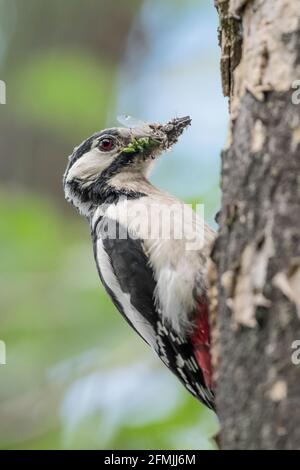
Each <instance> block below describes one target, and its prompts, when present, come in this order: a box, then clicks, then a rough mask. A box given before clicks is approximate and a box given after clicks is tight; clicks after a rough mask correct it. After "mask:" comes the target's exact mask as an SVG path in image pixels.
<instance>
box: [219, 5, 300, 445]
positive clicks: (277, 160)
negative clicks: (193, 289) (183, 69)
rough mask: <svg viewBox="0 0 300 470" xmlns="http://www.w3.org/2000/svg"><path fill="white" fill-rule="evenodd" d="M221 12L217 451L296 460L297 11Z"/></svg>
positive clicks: (250, 8) (299, 338)
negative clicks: (223, 108) (223, 109)
mask: <svg viewBox="0 0 300 470" xmlns="http://www.w3.org/2000/svg"><path fill="white" fill-rule="evenodd" d="M216 6H217V10H218V13H219V17H220V32H219V34H220V46H221V75H222V84H223V91H224V94H225V95H226V96H229V100H230V125H229V137H228V142H227V144H226V148H225V149H224V150H223V152H222V208H221V213H220V218H219V224H220V228H219V234H218V238H217V241H216V243H215V246H214V249H213V253H212V260H213V261H212V263H211V270H210V274H211V279H212V281H214V280H215V284H214V283H213V282H212V283H211V285H212V287H211V289H210V295H211V300H212V304H213V305H215V304H216V303H215V300H216V297H217V298H218V304H217V305H216V306H215V309H214V311H213V314H215V315H213V316H214V317H215V318H216V319H215V320H214V322H213V323H216V325H212V327H213V361H214V365H215V367H216V377H215V378H216V384H217V409H218V414H219V417H220V422H221V446H222V448H224V449H279V448H280V449H300V365H299V362H300V353H299V351H300V319H299V318H300V159H299V151H300V104H298V103H299V102H300V99H299V98H300V92H299V90H297V88H295V87H298V88H299V85H300V81H299V82H295V80H297V79H300V0H216ZM294 88H295V89H294ZM213 285H214V287H213Z"/></svg>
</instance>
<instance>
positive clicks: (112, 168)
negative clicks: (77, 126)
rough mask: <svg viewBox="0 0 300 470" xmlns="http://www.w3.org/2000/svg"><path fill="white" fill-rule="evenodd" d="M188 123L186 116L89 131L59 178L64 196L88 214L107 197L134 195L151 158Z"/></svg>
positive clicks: (188, 118)
mask: <svg viewBox="0 0 300 470" xmlns="http://www.w3.org/2000/svg"><path fill="white" fill-rule="evenodd" d="M190 123H191V119H190V117H188V116H187V117H183V118H175V119H173V120H171V121H169V122H168V123H167V124H158V123H147V124H145V125H141V126H139V127H132V128H126V127H114V128H111V129H105V130H103V131H100V132H97V133H95V134H93V135H92V136H91V137H89V138H88V139H86V140H85V141H83V142H82V143H81V144H80V145H79V146H78V147H76V148H75V149H74V151H73V153H72V154H71V155H70V157H69V163H68V166H67V169H66V172H65V174H64V179H63V184H64V191H65V195H66V199H67V200H68V201H70V202H71V203H72V204H73V205H74V206H76V207H77V208H78V209H79V210H80V212H82V213H83V214H84V215H88V214H89V212H90V211H91V209H92V207H94V206H95V205H99V204H100V203H102V202H105V201H106V200H107V199H109V198H116V197H118V196H120V195H124V196H129V197H134V194H136V193H139V192H142V191H141V190H142V187H141V186H143V184H142V182H143V181H145V176H146V174H147V172H148V170H149V167H150V166H151V163H152V162H153V160H154V159H155V158H156V157H157V156H158V155H159V154H160V153H162V152H163V151H164V150H167V149H168V148H170V147H171V146H172V145H173V144H174V143H176V142H177V140H178V137H179V136H180V135H181V134H182V132H183V130H184V129H185V128H186V127H187V126H189V125H190ZM139 183H140V184H141V186H140V187H139Z"/></svg>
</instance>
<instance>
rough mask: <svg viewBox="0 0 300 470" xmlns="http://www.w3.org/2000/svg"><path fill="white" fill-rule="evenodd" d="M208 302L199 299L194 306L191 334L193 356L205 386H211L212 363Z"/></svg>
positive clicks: (210, 387)
mask: <svg viewBox="0 0 300 470" xmlns="http://www.w3.org/2000/svg"><path fill="white" fill-rule="evenodd" d="M208 314H209V310H208V304H207V301H206V300H205V299H200V300H199V301H198V302H197V306H196V315H195V320H194V324H195V329H194V332H193V334H192V336H191V343H192V345H193V347H194V352H195V357H196V360H197V362H198V364H199V367H200V368H201V370H202V373H203V376H204V380H205V384H206V386H207V388H209V389H212V388H213V380H212V365H211V356H210V332H209V322H208Z"/></svg>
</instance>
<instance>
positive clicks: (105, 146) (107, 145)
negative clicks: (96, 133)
mask: <svg viewBox="0 0 300 470" xmlns="http://www.w3.org/2000/svg"><path fill="white" fill-rule="evenodd" d="M114 146H115V142H114V140H113V139H111V138H110V137H104V138H103V139H101V140H100V141H99V145H98V147H99V149H100V150H101V151H102V152H109V151H110V150H111V149H112V148H113V147H114Z"/></svg>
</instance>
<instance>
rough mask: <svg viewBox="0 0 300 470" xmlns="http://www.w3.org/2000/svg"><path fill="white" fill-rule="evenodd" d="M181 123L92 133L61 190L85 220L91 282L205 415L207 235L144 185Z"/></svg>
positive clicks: (208, 400)
mask: <svg viewBox="0 0 300 470" xmlns="http://www.w3.org/2000/svg"><path fill="white" fill-rule="evenodd" d="M190 124H191V119H190V117H189V116H187V117H182V118H175V119H172V120H171V121H169V122H168V123H166V124H159V123H144V124H140V125H139V124H138V125H135V126H133V125H132V126H130V125H129V127H114V128H110V129H105V130H103V131H100V132H97V133H95V134H93V135H92V136H91V137H89V138H88V139H86V140H85V141H83V142H82V143H81V144H80V145H79V146H78V147H75V149H74V151H73V153H72V154H71V155H70V157H69V162H68V165H67V169H66V171H65V174H64V177H63V186H64V192H65V197H66V199H67V201H69V202H70V203H72V204H73V205H74V206H75V208H76V209H77V210H78V211H79V213H80V214H82V215H84V216H85V217H86V218H87V219H88V221H89V224H90V229H91V237H92V242H93V250H94V257H95V261H96V265H97V270H98V273H99V277H100V279H101V281H102V284H103V285H104V287H105V289H106V291H107V293H108V294H109V296H110V297H111V299H112V301H113V303H114V304H115V306H116V307H117V309H118V310H119V312H120V313H121V314H122V315H123V317H124V318H125V320H126V321H127V322H128V323H129V325H130V326H131V327H132V328H133V329H134V330H135V331H136V332H137V333H138V335H140V336H141V337H142V338H143V339H144V340H145V342H146V343H147V344H148V345H149V346H150V347H151V348H152V349H153V350H154V352H155V353H156V354H157V355H158V356H159V358H160V359H161V360H162V361H163V363H164V364H165V365H166V366H167V367H168V368H169V369H170V370H171V371H172V372H173V373H174V374H175V375H176V376H177V377H178V379H179V380H180V381H181V382H182V383H183V385H184V386H185V387H186V389H187V390H188V391H189V392H191V393H192V394H193V395H194V396H195V397H196V398H198V399H199V400H200V401H201V402H202V403H204V404H205V405H206V406H208V407H209V408H211V409H214V391H213V379H212V367H211V358H210V332H209V304H208V298H207V281H206V272H207V260H208V256H209V253H210V249H211V245H212V242H213V240H214V238H215V233H214V231H213V230H212V229H211V228H210V227H209V226H208V225H207V224H206V223H205V222H204V221H203V220H202V219H201V218H200V217H199V216H198V215H197V214H196V213H195V212H194V211H193V210H192V208H190V207H189V206H188V205H185V204H184V203H183V202H181V201H179V200H177V199H176V198H175V197H173V196H171V195H169V194H167V193H165V192H164V191H162V190H160V189H158V188H156V187H154V186H153V185H152V184H151V183H150V181H149V179H148V173H149V170H150V168H151V167H152V165H153V162H154V161H155V160H156V159H157V157H158V156H159V155H160V154H161V153H163V152H164V151H166V150H168V149H170V148H171V147H172V145H173V144H175V143H176V142H177V140H178V138H179V136H180V135H181V134H182V132H183V131H184V129H186V127H187V126H189V125H190ZM178 227H180V229H179V230H177V229H178ZM200 228H201V229H200ZM198 229H199V230H198ZM200 233H201V235H199V234H200ZM198 242H199V243H198Z"/></svg>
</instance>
